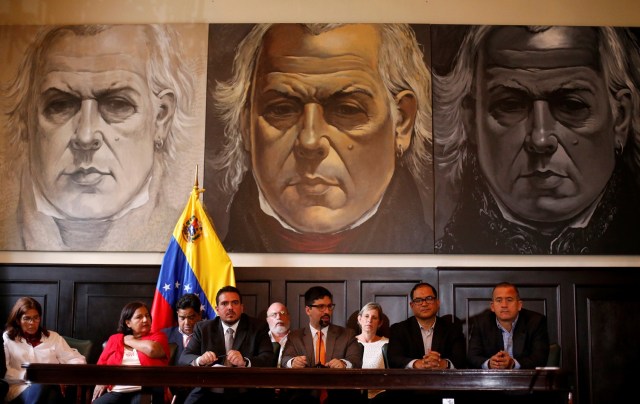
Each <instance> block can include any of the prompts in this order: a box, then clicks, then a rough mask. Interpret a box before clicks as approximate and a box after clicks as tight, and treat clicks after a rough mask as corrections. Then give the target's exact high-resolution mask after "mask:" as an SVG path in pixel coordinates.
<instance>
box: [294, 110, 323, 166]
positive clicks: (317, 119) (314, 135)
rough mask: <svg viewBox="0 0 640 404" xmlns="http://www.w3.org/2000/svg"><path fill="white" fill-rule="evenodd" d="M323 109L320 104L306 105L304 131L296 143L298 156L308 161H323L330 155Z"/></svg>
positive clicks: (303, 122) (303, 118)
mask: <svg viewBox="0 0 640 404" xmlns="http://www.w3.org/2000/svg"><path fill="white" fill-rule="evenodd" d="M323 112H324V111H323V108H322V106H321V105H319V104H305V106H304V114H303V116H302V130H301V131H300V133H299V134H298V138H297V139H296V143H295V146H294V147H295V152H296V155H297V156H298V157H300V158H303V159H307V160H322V159H324V158H325V157H327V155H328V153H329V141H328V140H327V138H326V131H327V129H328V128H327V126H328V125H327V123H326V122H325V120H324V114H323Z"/></svg>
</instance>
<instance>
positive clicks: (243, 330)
mask: <svg viewBox="0 0 640 404" xmlns="http://www.w3.org/2000/svg"><path fill="white" fill-rule="evenodd" d="M243 320H244V316H243V315H242V314H241V315H240V320H238V328H236V332H235V334H234V337H233V349H235V350H236V351H240V347H241V346H242V343H243V341H244V340H245V338H247V335H248V331H247V329H248V328H249V323H248V321H243Z"/></svg>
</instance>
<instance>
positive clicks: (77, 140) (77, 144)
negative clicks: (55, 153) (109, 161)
mask: <svg viewBox="0 0 640 404" xmlns="http://www.w3.org/2000/svg"><path fill="white" fill-rule="evenodd" d="M99 121H100V113H99V111H98V102H97V101H96V100H94V99H88V100H83V101H82V104H81V106H80V111H79V117H78V122H77V123H76V131H75V133H74V135H73V138H72V139H71V148H73V149H75V150H84V151H92V150H98V149H99V148H100V147H102V133H100V131H99V130H98V129H97V126H98V124H99Z"/></svg>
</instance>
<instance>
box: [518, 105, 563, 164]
mask: <svg viewBox="0 0 640 404" xmlns="http://www.w3.org/2000/svg"><path fill="white" fill-rule="evenodd" d="M556 123H557V121H556V119H555V118H554V117H553V114H552V113H551V110H550V109H549V103H548V102H547V101H542V100H538V101H535V102H534V103H533V119H532V123H531V125H532V126H531V132H530V134H529V135H528V136H527V137H526V138H525V145H524V146H525V150H527V151H528V152H530V153H536V154H553V153H554V152H555V151H556V150H557V149H558V138H557V134H556V133H555V126H556Z"/></svg>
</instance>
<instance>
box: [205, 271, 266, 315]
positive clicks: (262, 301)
mask: <svg viewBox="0 0 640 404" xmlns="http://www.w3.org/2000/svg"><path fill="white" fill-rule="evenodd" d="M236 287H237V288H238V290H240V293H241V294H242V304H243V306H244V312H245V313H247V314H248V315H250V316H253V317H262V319H263V320H265V321H266V315H267V308H269V305H270V303H269V291H270V282H269V281H267V280H258V281H236ZM211 300H212V304H215V296H213V297H212V298H211Z"/></svg>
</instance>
